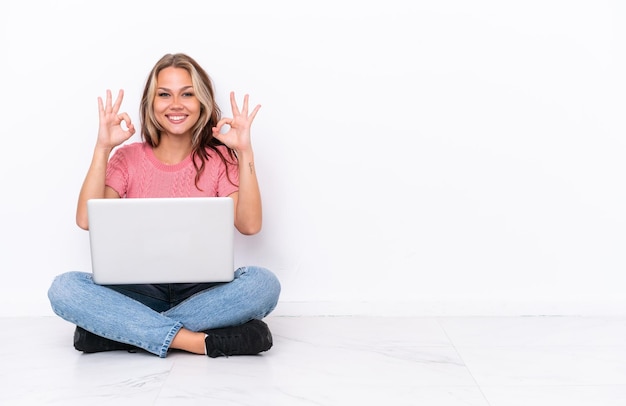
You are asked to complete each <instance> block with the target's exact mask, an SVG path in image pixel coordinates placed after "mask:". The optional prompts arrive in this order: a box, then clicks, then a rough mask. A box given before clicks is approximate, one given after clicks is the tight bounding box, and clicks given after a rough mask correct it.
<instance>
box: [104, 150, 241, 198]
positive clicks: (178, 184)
mask: <svg viewBox="0 0 626 406" xmlns="http://www.w3.org/2000/svg"><path fill="white" fill-rule="evenodd" d="M219 148H221V152H222V153H223V154H224V156H226V157H228V155H227V150H226V147H219ZM207 151H208V152H209V160H208V161H207V162H206V166H205V168H204V172H203V173H202V176H201V177H200V180H199V182H198V186H199V188H200V189H201V190H198V188H196V186H195V183H194V181H195V177H196V170H195V168H194V166H193V163H192V162H191V156H188V157H187V158H185V159H184V160H183V161H182V162H180V163H178V164H176V165H166V164H164V163H162V162H160V161H159V160H158V159H157V158H156V156H155V155H154V152H153V151H152V148H151V147H150V146H149V145H147V144H145V143H143V142H135V143H131V144H127V145H123V146H121V147H119V148H118V149H117V150H116V151H115V152H114V153H113V155H112V156H111V158H110V159H109V164H108V166H107V172H106V185H107V186H110V187H112V188H113V189H115V190H116V191H117V193H118V194H119V195H120V196H121V197H200V196H209V197H214V196H228V195H230V194H231V193H233V192H236V191H237V190H238V187H237V186H236V185H238V183H239V172H238V168H237V166H235V165H229V167H228V168H226V166H225V165H224V164H223V163H222V160H221V159H220V158H219V157H218V156H217V155H216V154H215V153H214V152H213V151H211V150H207ZM226 171H228V173H229V175H230V180H231V181H232V182H233V183H234V185H233V184H231V182H230V181H229V180H228V178H227V177H226Z"/></svg>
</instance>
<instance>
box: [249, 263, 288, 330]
mask: <svg viewBox="0 0 626 406" xmlns="http://www.w3.org/2000/svg"><path fill="white" fill-rule="evenodd" d="M245 273H246V274H247V275H246V276H247V277H249V278H251V279H252V280H253V281H252V282H253V285H254V286H255V292H254V296H255V300H256V301H257V305H258V307H257V308H258V309H259V311H260V312H261V313H260V314H259V315H258V318H263V317H265V316H267V315H268V314H269V313H271V312H272V311H273V310H274V308H276V305H277V304H278V298H279V297H280V291H281V285H280V281H279V280H278V278H277V277H276V275H274V273H273V272H272V271H270V270H269V269H267V268H263V267H259V266H250V267H246V268H245Z"/></svg>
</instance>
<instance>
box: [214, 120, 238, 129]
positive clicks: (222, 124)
mask: <svg viewBox="0 0 626 406" xmlns="http://www.w3.org/2000/svg"><path fill="white" fill-rule="evenodd" d="M233 121H234V120H233V119H232V118H228V117H224V118H222V119H220V121H218V122H217V124H215V127H213V128H217V130H218V131H220V130H221V129H222V127H223V126H224V124H228V125H230V126H231V127H232V125H231V124H232V122H233Z"/></svg>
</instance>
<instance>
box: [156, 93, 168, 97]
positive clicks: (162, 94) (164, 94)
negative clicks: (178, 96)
mask: <svg viewBox="0 0 626 406" xmlns="http://www.w3.org/2000/svg"><path fill="white" fill-rule="evenodd" d="M157 95H158V96H159V97H167V96H169V93H164V92H161V93H157Z"/></svg>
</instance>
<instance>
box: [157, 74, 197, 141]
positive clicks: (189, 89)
mask: <svg viewBox="0 0 626 406" xmlns="http://www.w3.org/2000/svg"><path fill="white" fill-rule="evenodd" d="M156 87H157V90H156V95H155V98H154V104H153V108H154V114H155V116H156V119H157V121H158V122H159V124H160V125H161V127H162V128H163V129H164V132H165V134H168V135H185V136H189V137H191V135H192V133H191V129H192V128H193V126H194V125H195V124H196V122H197V121H198V119H199V118H200V110H201V108H200V101H199V100H198V99H197V98H196V95H195V92H194V90H193V86H192V82H191V75H190V74H189V72H187V71H186V70H185V69H181V68H173V67H169V68H165V69H163V70H162V71H161V72H159V74H158V76H157V86H156Z"/></svg>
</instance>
